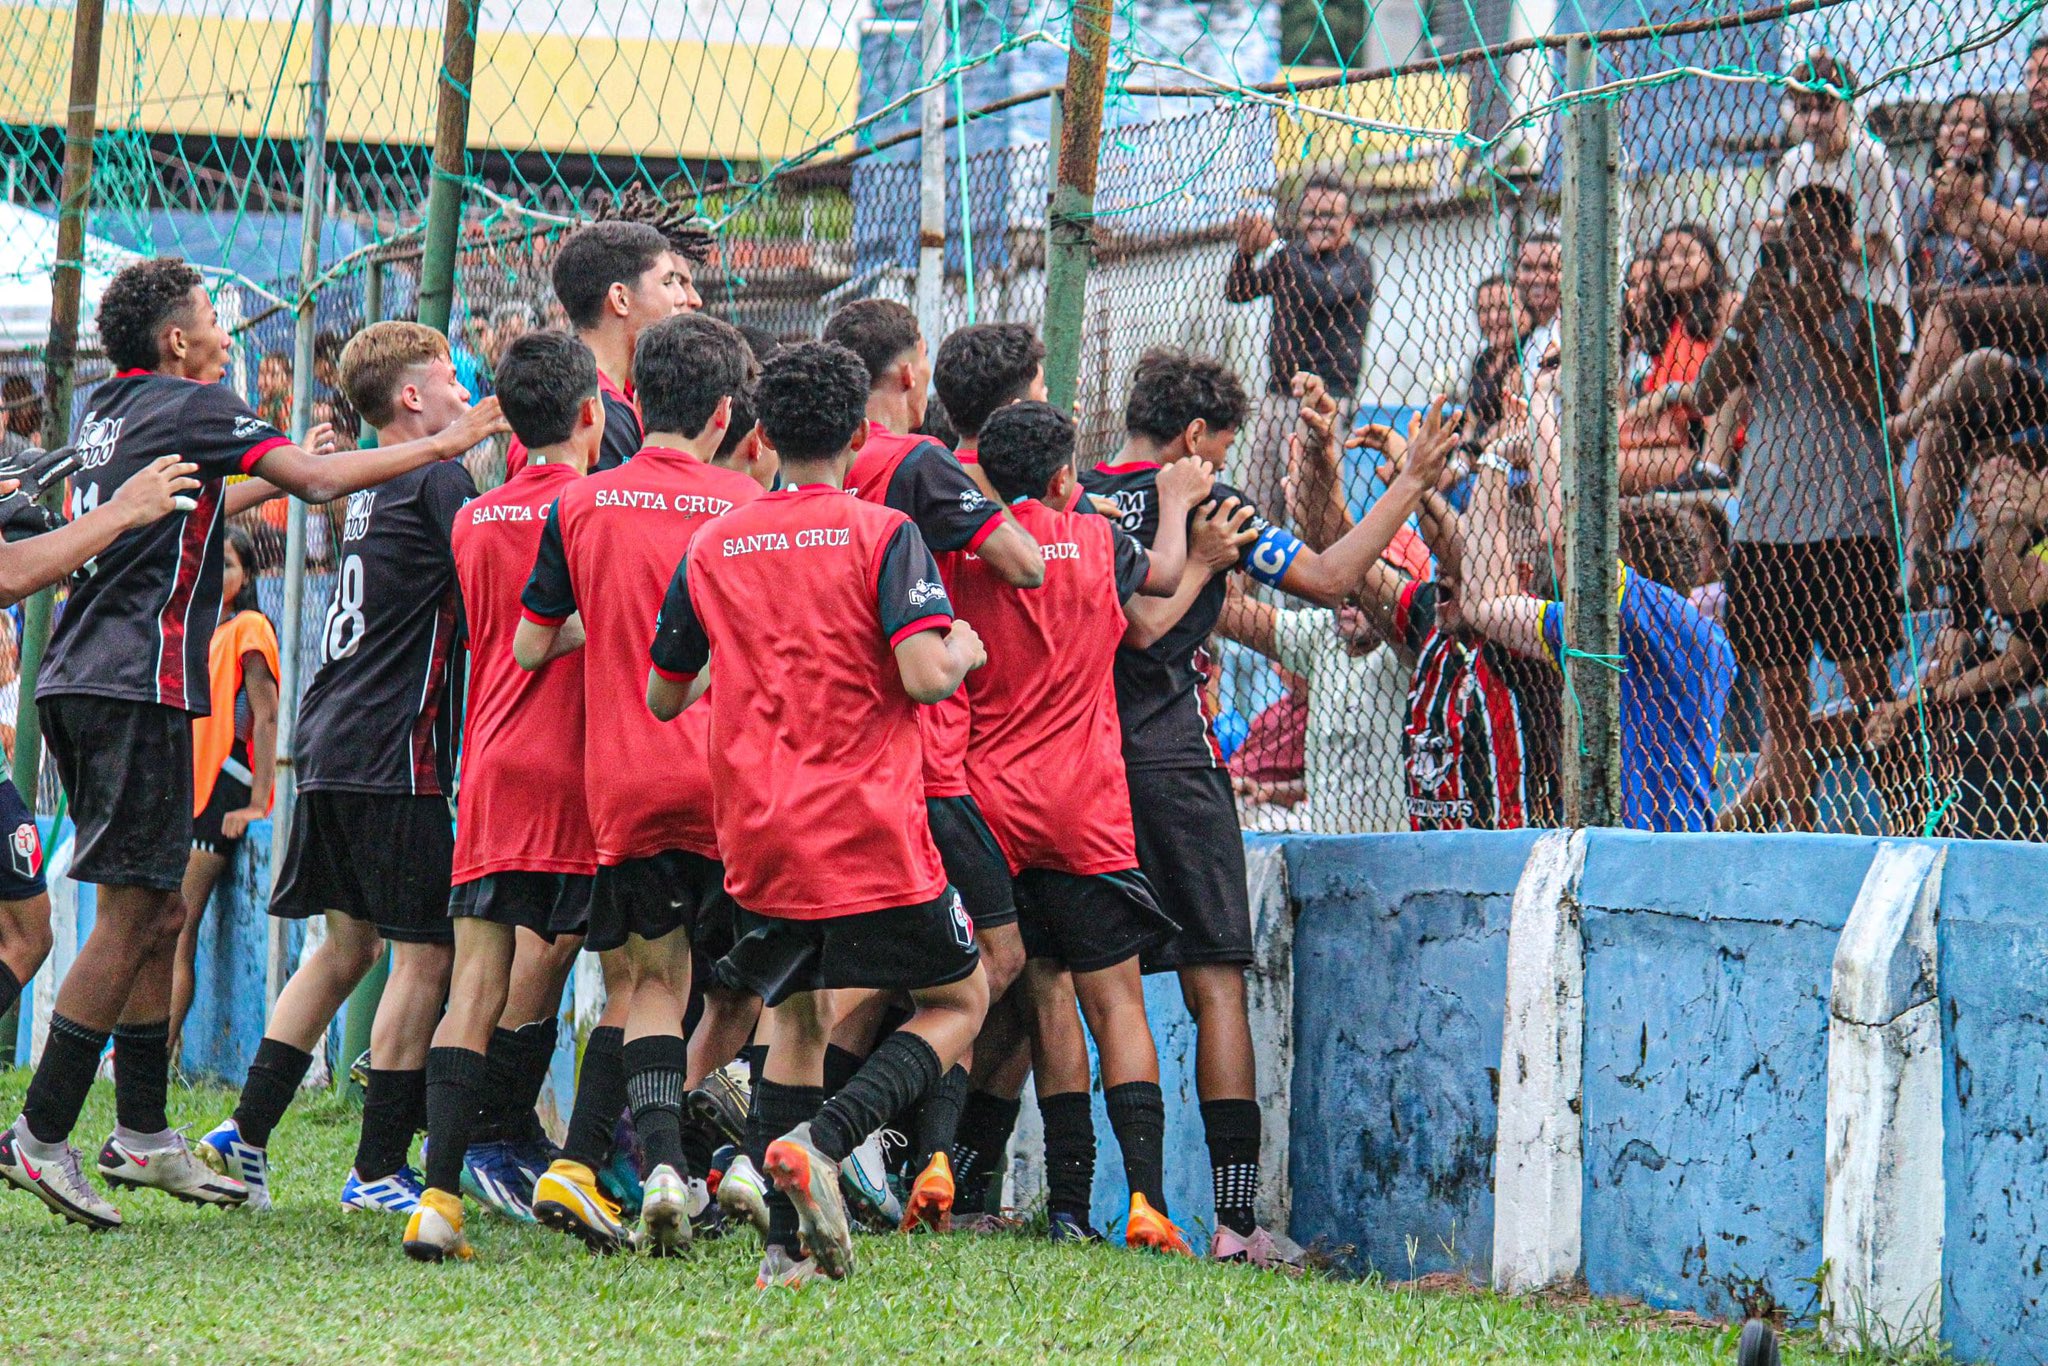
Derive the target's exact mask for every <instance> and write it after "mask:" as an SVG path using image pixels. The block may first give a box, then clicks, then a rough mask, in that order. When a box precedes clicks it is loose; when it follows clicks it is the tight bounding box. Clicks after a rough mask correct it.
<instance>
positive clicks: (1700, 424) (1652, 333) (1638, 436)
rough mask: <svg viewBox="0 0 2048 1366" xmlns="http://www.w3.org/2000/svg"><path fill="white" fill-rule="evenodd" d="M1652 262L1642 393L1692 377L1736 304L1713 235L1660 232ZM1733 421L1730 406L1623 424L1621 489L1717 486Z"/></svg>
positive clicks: (1689, 226)
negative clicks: (1683, 483)
mask: <svg viewBox="0 0 2048 1366" xmlns="http://www.w3.org/2000/svg"><path fill="white" fill-rule="evenodd" d="M1652 261H1653V267H1654V278H1653V280H1652V283H1651V285H1650V288H1649V293H1648V298H1647V301H1646V304H1645V317H1644V331H1645V333H1646V336H1647V338H1648V341H1647V345H1648V348H1649V350H1650V365H1649V368H1648V372H1647V373H1646V374H1645V375H1644V376H1643V378H1642V379H1641V380H1640V381H1639V382H1638V384H1637V392H1638V393H1645V394H1647V393H1654V392H1656V391H1657V390H1660V389H1662V388H1664V387H1665V386H1666V385H1671V384H1690V383H1692V382H1693V381H1694V380H1695V379H1698V378H1699V373H1700V367H1701V366H1702V365H1705V364H1706V361H1707V353H1708V352H1709V351H1711V350H1713V349H1714V343H1715V342H1716V341H1718V340H1719V339H1720V336H1721V334H1722V333H1723V332H1724V331H1726V330H1727V327H1728V324H1729V322H1730V321H1731V320H1733V318H1734V317H1735V310H1736V309H1737V308H1739V307H1740V306H1741V304H1742V295H1741V293H1740V292H1739V291H1737V290H1736V289H1734V288H1733V287H1732V286H1731V285H1730V284H1729V281H1728V267H1727V264H1726V263H1725V262H1724V261H1723V260H1722V258H1721V249H1720V247H1719V246H1718V245H1717V244H1716V243H1715V241H1714V235H1713V234H1712V233H1711V232H1709V231H1708V230H1707V229H1706V228H1703V227H1701V226H1700V225H1698V224H1696V223H1681V224H1679V225H1677V226H1676V227H1673V228H1669V229H1666V231H1665V233H1664V235H1663V236H1662V237H1661V238H1659V239H1658V242H1657V250H1656V252H1655V253H1654V255H1653V257H1652ZM1738 417H1739V414H1738V412H1737V410H1736V407H1729V408H1724V409H1723V410H1722V411H1721V412H1720V413H1717V414H1714V415H1712V416H1703V415H1702V414H1700V413H1697V412H1695V411H1693V410H1692V409H1691V408H1685V407H1675V408H1666V409H1664V410H1662V411H1661V412H1660V413H1658V415H1657V416H1656V417H1655V418H1653V419H1651V420H1648V421H1630V422H1625V423H1623V424H1622V428H1621V491H1622V492H1623V493H1624V494H1630V493H1644V492H1648V491H1649V490H1651V489H1657V488H1664V487H1667V486H1669V485H1671V484H1673V483H1676V482H1678V481H1680V480H1685V479H1686V478H1687V476H1689V475H1697V476H1698V482H1702V483H1717V484H1725V483H1726V482H1727V477H1728V473H1729V465H1730V464H1731V463H1732V459H1733V455H1734V452H1735V450H1736V449H1737V448H1738V447H1739V445H1740V431H1741V428H1740V425H1739V422H1738ZM1688 482H1692V481H1688Z"/></svg>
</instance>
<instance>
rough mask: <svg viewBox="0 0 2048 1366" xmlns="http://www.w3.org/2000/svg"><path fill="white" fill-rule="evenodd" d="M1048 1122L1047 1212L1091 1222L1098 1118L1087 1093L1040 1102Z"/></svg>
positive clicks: (1042, 1098) (1071, 1093) (1044, 1098)
mask: <svg viewBox="0 0 2048 1366" xmlns="http://www.w3.org/2000/svg"><path fill="white" fill-rule="evenodd" d="M1038 1113H1039V1114H1040V1115H1041V1116H1043V1117H1044V1119H1045V1193H1046V1199H1045V1203H1046V1208H1047V1210H1048V1211H1049V1212H1051V1213H1053V1214H1067V1215H1071V1216H1072V1217H1074V1218H1076V1219H1079V1220H1080V1221H1081V1222H1082V1223H1084V1224H1085V1223H1087V1222H1088V1207H1089V1204H1090V1203H1091V1198H1092V1195H1093V1192H1094V1189H1095V1116H1094V1115H1093V1114H1092V1113H1091V1112H1090V1111H1089V1108H1088V1093H1087V1092H1086V1091H1062V1092H1060V1093H1059V1094H1058V1095H1054V1096H1040V1097H1039V1098H1038Z"/></svg>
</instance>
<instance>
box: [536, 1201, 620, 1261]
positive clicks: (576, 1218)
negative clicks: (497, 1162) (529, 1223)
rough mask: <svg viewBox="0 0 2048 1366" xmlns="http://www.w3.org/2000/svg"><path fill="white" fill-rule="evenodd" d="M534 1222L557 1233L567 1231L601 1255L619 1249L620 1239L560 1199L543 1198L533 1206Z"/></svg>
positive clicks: (604, 1255) (607, 1255) (609, 1253)
mask: <svg viewBox="0 0 2048 1366" xmlns="http://www.w3.org/2000/svg"><path fill="white" fill-rule="evenodd" d="M533 1218H534V1222H535V1223H537V1224H539V1225H540V1226H541V1227H542V1228H551V1229H553V1230H554V1231H555V1232H557V1233H566V1234H568V1235H569V1236H570V1237H571V1238H574V1239H576V1241H578V1242H580V1243H582V1244H583V1246H584V1247H586V1248H588V1249H590V1251H591V1252H593V1253H595V1254H597V1255H598V1256H600V1257H609V1256H610V1255H611V1254H612V1253H614V1252H617V1251H618V1250H619V1239H618V1238H617V1237H616V1236H615V1235H613V1234H610V1233H607V1232H605V1231H604V1230H603V1229H601V1228H599V1227H597V1226H596V1225H595V1224H593V1223H591V1222H590V1221H589V1220H588V1219H585V1218H584V1217H583V1212H582V1211H581V1210H577V1209H571V1208H570V1207H569V1206H567V1205H565V1204H563V1203H562V1202H561V1201H559V1200H542V1201H539V1202H538V1203H536V1204H535V1205H534V1207H533Z"/></svg>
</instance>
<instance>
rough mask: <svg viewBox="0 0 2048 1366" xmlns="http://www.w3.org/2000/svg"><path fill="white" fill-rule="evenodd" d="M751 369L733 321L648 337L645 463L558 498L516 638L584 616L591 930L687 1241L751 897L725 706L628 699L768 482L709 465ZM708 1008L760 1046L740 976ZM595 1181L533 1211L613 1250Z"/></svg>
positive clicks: (732, 1036)
mask: <svg viewBox="0 0 2048 1366" xmlns="http://www.w3.org/2000/svg"><path fill="white" fill-rule="evenodd" d="M752 369H753V353H752V352H751V351H750V350H749V349H748V347H747V344H746V341H745V340H744V339H743V338H742V337H741V336H740V334H739V333H738V332H737V331H736V330H734V329H733V327H732V326H731V325H730V324H728V323H723V322H720V321H718V320H717V319H715V318H707V317H704V316H702V315H690V316H683V317H676V318H669V319H667V320H666V321H663V322H659V323H656V324H655V325H654V326H653V327H650V328H648V329H647V330H646V331H645V332H642V333H641V334H640V340H639V343H638V345H637V346H636V348H635V350H634V354H633V382H634V386H635V390H636V392H638V394H639V395H640V404H641V408H640V412H641V416H642V418H643V420H645V422H646V424H647V444H646V445H644V446H642V447H641V448H640V452H639V454H637V455H635V456H634V457H633V459H632V461H631V462H630V463H628V464H626V465H622V466H620V467H618V468H616V469H612V470H607V471H603V472H601V473H598V474H594V475H592V476H591V477H590V478H588V479H583V480H578V481H577V482H576V483H574V484H572V485H571V486H570V487H569V488H568V489H567V490H565V491H564V492H563V494H562V496H561V499H560V500H559V501H558V502H557V503H556V504H555V507H554V508H553V510H551V511H550V512H549V514H548V520H547V524H546V526H545V527H544V528H543V529H542V532H541V540H540V551H539V555H538V558H537V559H536V560H535V561H534V565H533V574H532V577H531V578H530V579H529V580H528V581H527V585H526V590H525V592H524V593H523V594H522V595H521V598H520V602H521V604H522V607H523V609H524V616H525V619H524V620H523V621H522V622H521V623H520V625H519V631H518V635H517V636H516V637H515V638H514V641H513V650H514V653H515V654H516V655H517V657H518V660H519V663H520V666H521V667H523V668H539V667H542V666H543V665H544V664H545V662H546V661H547V660H549V659H551V658H554V657H557V656H558V655H559V654H560V653H561V652H562V635H563V632H564V630H565V629H568V628H569V623H570V622H571V621H572V620H573V621H575V622H576V623H578V625H580V627H581V629H582V633H583V639H584V645H583V649H582V657H583V691H584V699H585V714H586V716H588V717H601V718H603V719H602V721H601V722H600V723H599V724H594V725H590V726H588V727H587V734H586V737H585V746H584V772H585V775H586V789H587V794H588V800H589V804H590V823H591V829H592V833H593V834H594V836H595V838H596V842H597V863H598V868H597V877H596V880H595V882H594V883H593V884H592V886H591V896H590V931H589V936H588V938H586V939H585V940H584V947H585V948H588V949H591V950H594V951H596V952H598V953H601V954H603V955H605V958H606V981H607V983H608V989H609V996H608V999H607V1002H606V1006H607V1009H610V1008H611V1007H612V1006H613V1005H614V1004H616V1005H617V1006H618V1008H619V1010H620V1011H621V1012H622V1013H623V1015H624V1018H625V1024H624V1048H623V1050H622V1052H621V1058H622V1060H623V1062H624V1066H625V1072H626V1094H627V1096H628V1098H629V1100H630V1103H631V1106H632V1111H633V1126H634V1129H635V1130H636V1131H637V1132H638V1134H639V1136H640V1143H641V1147H642V1150H643V1152H644V1154H645V1158H644V1165H645V1166H646V1168H647V1175H646V1177H645V1184H646V1196H645V1198H644V1200H643V1201H642V1204H641V1209H640V1219H641V1222H640V1229H639V1236H638V1237H637V1238H636V1239H635V1240H634V1242H635V1245H636V1246H638V1247H639V1248H640V1249H641V1250H643V1251H646V1252H650V1253H653V1254H654V1255H657V1256H661V1255H667V1254H670V1253H673V1252H678V1251H681V1250H682V1249H684V1248H686V1247H688V1245H689V1243H690V1240H691V1236H692V1228H691V1222H692V1220H693V1219H697V1218H700V1217H702V1216H704V1215H705V1213H706V1211H707V1210H708V1209H709V1206H710V1200H711V1197H710V1195H709V1193H708V1191H707V1190H706V1188H705V1184H704V1177H705V1175H706V1171H707V1168H708V1166H709V1158H710V1156H711V1154H710V1153H709V1152H708V1151H704V1152H699V1153H697V1154H695V1155H694V1159H695V1160H694V1161H688V1160H686V1156H685V1151H684V1132H683V1093H684V1089H685V1083H686V1082H687V1081H688V1080H691V1078H690V1076H689V1073H690V1066H689V1057H688V1052H687V1049H686V1047H685V1044H684V1040H683V1033H682V1025H683V1016H684V1013H685V1008H686V1006H687V1003H688V999H689V994H690V979H691V962H692V956H691V955H692V948H693V946H694V947H695V948H696V949H698V950H700V951H701V953H702V954H703V955H704V961H705V962H706V963H707V964H709V963H712V962H716V961H717V959H718V958H719V957H721V956H722V955H723V954H724V952H725V950H726V949H727V948H729V947H731V943H732V937H733V916H734V914H735V911H736V909H737V908H736V907H734V906H733V904H732V899H731V898H730V897H729V896H727V895H726V893H725V869H724V867H723V866H722V865H721V864H720V863H719V861H718V836H717V833H716V831H715V830H714V829H713V827H712V823H711V764H710V758H709V748H710V743H711V732H710V724H711V709H710V708H709V707H693V708H690V709H689V710H688V711H687V712H686V713H685V714H684V715H683V716H682V717H681V718H680V719H679V720H677V721H676V722H675V723H674V724H672V725H664V724H662V723H661V722H659V721H657V720H655V719H654V717H653V716H652V715H651V714H650V713H649V712H648V711H647V709H646V708H645V707H642V706H638V705H624V706H621V705H619V699H620V698H621V697H624V698H628V699H632V700H633V701H634V702H635V703H637V701H638V697H637V694H639V693H640V692H641V690H642V689H644V687H645V686H646V678H647V627H648V621H649V612H650V610H658V607H659V604H660V602H661V596H662V593H663V592H664V590H666V589H667V587H668V581H669V579H670V578H671V577H672V576H673V575H674V573H675V567H676V565H678V564H679V563H681V562H682V559H683V552H684V551H685V550H686V549H687V548H688V547H689V544H690V537H691V536H692V535H693V534H695V532H696V530H697V528H698V527H700V526H702V525H703V524H704V523H705V522H707V521H709V520H710V519H711V518H713V517H717V516H721V515H723V514H724V513H727V512H730V511H732V509H733V508H735V507H737V506H739V505H740V504H742V503H746V502H749V501H751V500H752V499H754V498H757V497H759V496H760V495H761V492H762V489H761V486H760V485H759V484H757V483H755V482H754V481H753V480H752V479H749V478H748V477H747V476H746V475H744V474H740V473H738V472H736V471H733V470H727V469H720V468H718V467H717V466H714V465H711V464H708V463H706V460H707V457H709V456H712V455H714V454H716V453H717V450H718V447H719V445H720V443H721V442H722V441H723V440H724V437H725V432H726V429H727V428H728V427H729V426H730V425H731V420H732V408H733V396H734V395H735V394H738V393H740V392H741V391H742V390H744V389H745V387H746V385H747V383H748V380H749V379H750V377H751V375H750V372H751V371H752ZM733 686H735V687H743V686H744V680H740V679H735V680H734V683H733ZM720 997H723V998H724V999H720ZM708 1009H709V1011H710V1013H711V1014H712V1015H713V1016H714V1017H717V1016H719V1015H722V1014H724V1015H731V1016H734V1017H736V1022H735V1024H733V1025H728V1026H727V1027H726V1030H725V1037H726V1046H725V1047H724V1048H723V1049H722V1052H723V1055H724V1056H723V1057H720V1058H718V1061H719V1062H724V1061H726V1060H727V1059H730V1058H731V1057H733V1056H734V1055H736V1054H737V1053H738V1052H739V1050H740V1047H741V1045H743V1044H745V1043H746V1041H747V1036H748V1034H749V1033H750V1032H751V1030H752V1028H753V1023H754V1019H753V1014H754V1013H753V1011H752V1010H751V1009H746V1008H744V1006H743V1003H742V1001H741V1000H740V999H737V998H734V997H732V995H731V994H730V993H716V994H714V997H713V1004H712V1005H710V1006H709V1007H708ZM562 1165H569V1160H568V1159H564V1162H563V1164H562ZM564 1176H566V1177H567V1178H568V1179H567V1180H565V1179H564ZM593 1179H594V1178H593V1177H591V1176H589V1175H588V1174H587V1173H583V1172H572V1173H565V1174H562V1175H558V1174H557V1172H556V1171H555V1170H554V1169H553V1168H551V1169H550V1170H549V1171H548V1173H547V1174H546V1175H545V1176H543V1177H542V1178H541V1179H540V1182H539V1184H538V1185H537V1186H536V1187H535V1191H534V1214H535V1216H536V1217H537V1218H539V1219H540V1221H541V1222H542V1223H545V1224H548V1225H550V1226H551V1227H555V1228H559V1229H561V1230H563V1231H564V1232H567V1233H570V1234H572V1235H574V1236H575V1237H578V1238H580V1239H582V1240H583V1242H584V1243H585V1245H587V1246H589V1247H591V1248H593V1249H595V1250H601V1251H610V1250H612V1249H614V1248H616V1247H618V1246H619V1245H620V1244H621V1242H623V1241H624V1240H625V1230H624V1228H623V1226H622V1225H621V1224H620V1222H619V1218H618V1214H617V1211H616V1209H615V1208H614V1207H612V1206H611V1205H610V1204H609V1202H603V1201H597V1202H593V1201H591V1200H589V1199H587V1198H586V1194H585V1193H586V1192H587V1190H588V1189H589V1186H590V1183H591V1181H592V1180H593Z"/></svg>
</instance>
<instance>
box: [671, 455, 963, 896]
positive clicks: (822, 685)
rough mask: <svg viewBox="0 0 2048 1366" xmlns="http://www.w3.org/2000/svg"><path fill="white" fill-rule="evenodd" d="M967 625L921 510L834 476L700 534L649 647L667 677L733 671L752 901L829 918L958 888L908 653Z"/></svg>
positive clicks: (737, 842)
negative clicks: (931, 815)
mask: <svg viewBox="0 0 2048 1366" xmlns="http://www.w3.org/2000/svg"><path fill="white" fill-rule="evenodd" d="M952 620H953V609H952V607H951V605H950V604H949V603H948V602H947V599H946V589H945V586H944V585H943V584H942V583H941V582H940V581H939V571H938V566H937V565H936V564H935V563H933V561H932V554H931V551H930V550H929V549H927V548H926V546H925V543H924V541H923V539H922V538H921V537H919V536H918V534H917V528H916V527H915V526H913V525H912V524H911V522H910V519H909V518H907V517H905V516H904V515H903V514H902V513H900V512H892V511H890V510H889V509H887V508H880V507H876V506H874V505H873V504H871V503H867V502H864V501H862V500H861V499H858V498H848V497H846V496H845V495H844V494H843V493H841V492H840V490H838V489H836V488H833V487H832V486H831V485H829V484H804V485H799V486H797V487H794V488H783V489H778V490H776V491H775V492H773V493H769V494H764V495H762V496H761V497H759V498H756V499H754V500H753V501H752V502H750V503H747V504H745V505H744V506H741V507H739V508H737V509H735V510H734V511H732V512H729V513H727V514H726V515H725V516H723V517H719V518H716V519H715V520H713V521H711V522H709V523H707V524H706V525H705V526H704V527H703V528H701V529H700V530H699V531H698V532H697V535H696V537H695V538H694V539H693V540H692V541H691V542H690V552H689V555H688V556H687V557H686V558H685V559H684V561H683V563H682V564H680V565H678V566H677V567H676V572H675V577H674V578H673V579H672V580H671V581H670V582H669V586H668V593H667V596H666V597H664V598H663V599H662V604H661V618H660V620H659V621H658V622H657V623H656V624H655V631H654V646H653V649H652V651H651V652H650V653H651V655H652V658H653V661H654V667H655V668H657V669H659V670H660V671H661V672H662V674H663V676H664V677H667V678H672V679H676V680H678V681H685V680H688V679H690V678H694V677H695V676H696V674H697V672H698V671H699V670H700V669H702V668H703V667H704V665H705V663H706V661H707V660H709V661H712V668H713V670H714V671H715V677H717V678H718V679H719V680H721V681H719V682H718V683H717V684H716V685H715V686H713V687H712V689H711V691H710V695H709V698H708V702H709V705H710V707H711V781H712V816H713V819H714V821H715V823H716V825H717V827H718V848H719V851H720V853H721V854H722V855H723V857H724V861H725V889H726V891H728V892H730V893H731V894H732V897H733V899H734V900H735V901H737V902H739V904H740V905H742V906H744V907H746V908H747V909H748V910H750V911H753V912H755V913H756V914H759V915H768V916H780V917H783V918H786V919H791V920H820V919H825V918H828V917H832V916H843V915H859V914H862V913H863V912H867V911H879V910H886V909H888V908H890V907H894V906H915V905H918V904H920V903H923V902H926V901H930V900H932V899H933V898H934V897H936V896H938V895H939V894H940V893H942V892H944V891H945V890H946V870H945V867H944V865H943V864H941V863H940V862H939V851H938V848H937V846H935V845H934V844H933V843H932V835H931V827H930V826H929V825H928V824H927V823H926V821H925V809H924V778H923V746H922V744H921V742H920V741H919V738H918V731H917V704H916V703H915V702H913V701H911V699H910V695H909V694H908V693H906V692H905V691H904V690H903V680H902V677H901V675H900V674H898V672H897V669H896V657H895V654H894V651H895V648H896V645H897V644H898V643H899V642H900V641H903V640H905V639H907V638H908V637H910V636H912V635H914V634H916V633H917V632H919V631H928V630H934V629H938V630H943V629H945V628H946V627H947V626H949V625H950V624H951V623H952Z"/></svg>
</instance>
